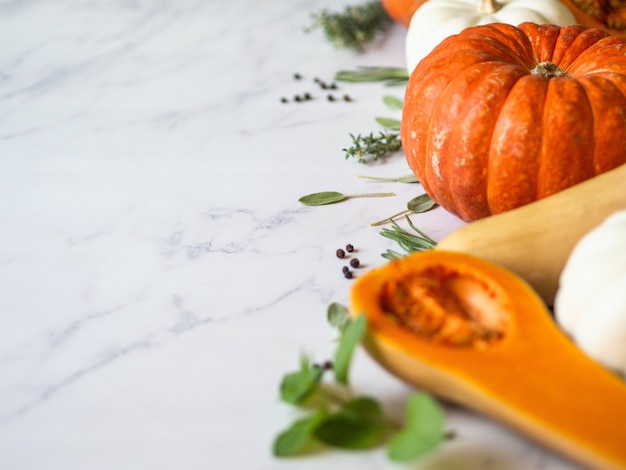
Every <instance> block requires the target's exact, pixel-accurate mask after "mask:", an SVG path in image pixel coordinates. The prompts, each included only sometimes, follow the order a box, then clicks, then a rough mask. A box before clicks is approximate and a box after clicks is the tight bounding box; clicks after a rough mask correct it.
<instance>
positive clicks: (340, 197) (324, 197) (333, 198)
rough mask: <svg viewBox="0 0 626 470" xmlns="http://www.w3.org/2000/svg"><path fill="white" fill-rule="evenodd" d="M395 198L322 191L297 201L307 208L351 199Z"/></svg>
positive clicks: (391, 194)
mask: <svg viewBox="0 0 626 470" xmlns="http://www.w3.org/2000/svg"><path fill="white" fill-rule="evenodd" d="M389 196H395V193H364V194H342V193H339V192H337V191H323V192H321V193H313V194H308V195H306V196H302V197H301V198H300V199H298V201H300V202H301V203H302V204H304V205H307V206H323V205H326V204H333V203H335V202H341V201H344V200H346V199H350V198H353V197H389Z"/></svg>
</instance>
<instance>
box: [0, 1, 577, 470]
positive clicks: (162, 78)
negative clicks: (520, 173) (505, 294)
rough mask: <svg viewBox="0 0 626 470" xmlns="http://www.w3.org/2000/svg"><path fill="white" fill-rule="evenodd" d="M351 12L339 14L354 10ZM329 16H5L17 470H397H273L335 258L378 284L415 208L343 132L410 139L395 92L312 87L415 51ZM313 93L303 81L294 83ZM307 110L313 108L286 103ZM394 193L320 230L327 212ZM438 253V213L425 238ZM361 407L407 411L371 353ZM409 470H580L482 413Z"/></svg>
mask: <svg viewBox="0 0 626 470" xmlns="http://www.w3.org/2000/svg"><path fill="white" fill-rule="evenodd" d="M344 3H345V2H344ZM342 4H343V3H341V2H336V1H335V2H333V1H331V0H325V1H322V0H319V1H312V0H282V1H279V0H268V1H264V2H259V1H255V0H230V1H228V2H221V1H214V0H202V1H201V0H46V1H43V0H0V220H1V223H2V226H1V228H0V310H1V315H0V461H1V462H2V463H1V464H0V466H1V468H3V469H7V470H9V469H10V470H23V469H28V470H35V469H37V470H38V469H46V470H51V469H63V470H82V469H89V470H99V469H103V470H104V469H106V470H112V469H116V470H117V469H133V470H159V469H174V468H175V469H185V470H196V469H281V468H302V469H310V468H315V469H317V468H324V469H329V468H342V469H351V468H354V469H356V468H359V469H386V468H390V469H391V468H397V466H396V465H393V464H390V463H388V462H387V461H386V459H385V456H384V454H383V452H382V451H378V450H377V451H372V452H368V453H357V454H354V453H349V452H329V453H326V454H322V455H320V456H316V457H311V458H305V459H301V460H289V461H280V460H276V459H274V458H273V457H272V456H271V452H270V447H271V442H272V439H273V437H274V436H275V434H276V433H277V432H278V431H279V430H281V429H282V428H284V427H285V426H286V425H287V424H288V423H289V422H290V420H291V419H292V418H293V416H294V412H293V410H292V409H291V408H289V407H288V406H287V405H284V404H282V403H280V402H279V400H278V394H277V386H278V382H279V379H280V377H281V376H282V374H283V373H285V372H287V371H288V370H291V369H293V368H295V367H297V364H298V359H299V355H300V353H301V352H303V351H304V352H308V353H310V354H312V355H313V356H314V357H316V358H320V359H324V358H326V357H328V356H329V355H330V354H331V352H332V351H333V347H334V346H333V345H334V343H333V341H334V339H335V333H334V331H332V329H331V328H330V327H329V326H328V325H327V324H326V320H325V310H326V306H327V305H328V303H330V302H332V301H338V302H345V301H346V299H347V295H348V291H349V287H350V282H351V281H348V280H346V279H344V278H343V277H342V276H341V272H340V269H341V264H340V263H339V261H338V260H337V258H335V256H334V251H335V249H336V248H338V247H341V246H343V245H345V244H346V243H352V244H354V245H355V246H356V247H357V249H358V256H359V258H360V259H361V261H362V263H363V264H364V265H365V268H363V269H366V268H368V267H373V266H376V265H380V264H382V263H383V262H384V259H383V258H381V257H380V253H382V252H383V251H385V249H386V248H388V247H393V244H392V243H391V242H388V241H387V240H386V239H384V238H383V237H381V236H380V235H379V230H378V229H375V228H372V227H370V226H369V223H370V222H372V221H374V220H377V219H380V218H383V217H385V216H387V215H390V214H391V213H394V212H396V211H398V210H401V209H402V208H403V207H404V206H405V204H406V202H407V201H408V200H409V199H410V198H412V197H413V196H415V195H417V194H419V192H420V190H419V187H417V186H415V185H401V184H393V183H392V184H389V183H373V182H368V181H365V180H362V179H359V178H357V175H359V174H370V175H376V176H400V175H404V174H407V173H408V167H407V166H406V164H405V162H404V159H403V157H402V155H399V156H397V157H393V158H390V159H388V160H387V161H386V162H385V163H383V164H376V165H370V166H364V165H361V164H358V163H356V162H355V161H350V160H346V159H345V158H344V156H343V152H342V151H341V149H342V148H343V147H345V146H347V145H349V143H350V141H349V133H350V132H352V133H358V132H363V133H366V132H370V131H377V130H378V127H377V125H376V123H375V122H374V121H373V118H374V117H375V116H379V115H383V116H388V117H398V116H394V112H392V111H389V110H387V109H386V108H385V106H384V105H383V104H382V101H381V97H382V96H383V94H388V93H390V92H391V93H395V94H397V95H398V96H399V97H401V94H402V93H401V91H402V90H401V89H398V88H396V89H386V88H384V87H382V86H381V85H379V84H372V85H342V86H341V90H339V91H338V92H337V93H349V94H350V95H351V96H352V97H353V98H354V102H352V103H345V102H336V103H329V102H328V101H326V100H325V99H324V94H323V93H322V92H321V91H320V90H319V89H317V88H316V87H315V86H314V84H313V82H312V80H313V78H314V77H319V78H321V79H324V80H331V79H332V77H333V76H334V74H335V72H336V71H338V70H339V69H343V68H356V67H357V66H359V65H376V66H382V65H394V66H400V65H403V57H404V51H403V37H404V34H405V31H404V30H403V29H402V28H400V27H396V28H394V29H393V31H392V32H391V34H390V36H389V37H388V38H387V39H386V40H385V41H384V42H382V43H381V44H377V45H376V46H375V47H373V48H371V49H370V50H369V51H368V52H367V53H365V54H356V53H352V52H346V51H338V50H336V49H334V48H333V47H332V46H330V45H329V44H328V43H327V42H326V41H325V40H324V38H323V36H322V35H321V33H319V32H315V33H309V34H306V33H304V32H303V28H304V27H306V26H308V25H309V24H310V16H309V15H310V14H311V13H312V12H315V11H319V10H321V9H322V8H324V7H330V8H331V9H338V8H340V6H341V5H342ZM294 72H299V73H301V74H302V75H303V79H302V80H301V81H299V82H298V81H295V80H294V79H293V73H294ZM305 91H309V92H311V93H313V94H314V96H315V99H314V100H313V101H311V102H308V103H301V104H296V103H289V104H281V103H280V98H281V97H282V96H287V97H292V96H293V95H294V94H297V93H302V92H305ZM321 190H337V191H342V192H346V193H351V192H362V191H364V190H365V191H379V190H380V191H395V192H396V193H397V197H395V198H385V199H354V200H350V201H347V202H345V203H341V204H337V205H333V206H327V207H323V208H306V207H303V206H301V205H299V204H298V202H297V199H298V198H299V197H300V196H302V195H304V194H306V193H310V192H316V191H321ZM414 220H415V221H416V222H418V224H419V225H420V227H421V228H423V229H424V230H426V231H427V232H429V233H430V234H431V235H432V236H433V237H435V238H440V237H441V236H443V235H444V234H445V233H447V232H449V231H450V230H452V229H453V228H455V227H457V226H459V225H460V222H459V221H458V220H456V219H454V218H453V217H452V216H450V215H448V214H446V213H445V212H444V211H443V210H442V209H437V210H436V211H434V212H432V213H429V214H424V215H422V216H419V217H417V218H415V219H414ZM353 374H354V375H353V380H354V384H355V387H356V388H358V389H359V390H362V391H364V392H367V393H371V394H375V395H376V396H378V397H380V398H381V399H382V400H383V402H384V403H385V406H386V407H387V408H388V409H389V410H390V412H391V413H394V412H398V411H399V410H400V409H401V407H402V402H403V400H404V399H405V398H406V396H407V395H408V394H409V392H410V390H409V388H408V387H406V386H405V385H403V384H401V383H399V382H398V381H397V380H395V379H394V378H392V377H390V376H388V375H387V374H386V373H384V372H382V371H381V370H380V369H379V368H378V367H377V366H376V365H375V364H374V363H373V362H372V361H371V360H370V359H369V358H368V357H367V356H366V355H365V354H363V353H361V352H359V354H358V355H357V357H356V359H355V363H354V370H353ZM446 411H447V422H448V426H449V427H450V428H451V429H454V430H455V431H456V433H457V434H458V437H457V438H456V439H455V440H454V441H452V442H450V443H449V444H447V445H446V446H444V447H442V448H441V450H440V451H438V452H437V453H436V454H435V455H433V456H431V458H429V459H427V460H426V461H423V462H420V463H419V464H416V465H414V466H411V467H410V468H415V469H506V470H527V469H528V470H530V469H559V470H565V469H574V468H577V467H575V466H574V465H573V464H572V463H571V462H568V461H567V460H564V459H561V458H559V457H558V456H556V455H555V454H553V453H551V452H550V451H546V450H545V449H542V448H541V447H540V446H537V445H535V444H534V443H532V442H530V441H528V440H526V439H525V438H523V437H521V436H519V435H518V434H517V433H515V432H513V431H510V430H508V429H506V428H504V427H502V426H500V425H498V424H496V423H493V422H491V421H490V420H488V419H485V418H483V417H480V416H478V415H476V414H474V413H472V412H471V411H467V410H462V409H457V408H454V407H448V408H446Z"/></svg>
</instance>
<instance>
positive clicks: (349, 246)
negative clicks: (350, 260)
mask: <svg viewBox="0 0 626 470" xmlns="http://www.w3.org/2000/svg"><path fill="white" fill-rule="evenodd" d="M346 251H347V252H348V253H352V252H353V251H354V247H353V246H352V245H351V244H350V243H348V244H347V245H346Z"/></svg>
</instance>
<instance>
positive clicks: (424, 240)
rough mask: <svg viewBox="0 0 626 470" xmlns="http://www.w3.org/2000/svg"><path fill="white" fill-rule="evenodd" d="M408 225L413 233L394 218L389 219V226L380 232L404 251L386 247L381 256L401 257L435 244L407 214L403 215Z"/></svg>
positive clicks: (387, 257) (424, 249)
mask: <svg viewBox="0 0 626 470" xmlns="http://www.w3.org/2000/svg"><path fill="white" fill-rule="evenodd" d="M405 219H406V220H407V223H408V224H409V227H411V229H413V230H414V231H415V233H411V232H409V231H407V230H405V229H403V228H402V227H400V225H398V223H397V222H396V221H395V220H392V221H391V224H392V227H391V228H384V229H382V230H381V232H380V234H381V235H382V236H383V237H385V238H389V239H390V240H393V241H395V242H396V243H397V244H398V245H399V246H400V248H402V249H403V250H404V251H405V253H404V254H403V253H398V252H397V251H394V250H391V249H388V250H387V251H386V252H385V253H383V254H382V257H383V258H385V259H388V260H392V259H397V258H402V257H404V256H406V255H408V254H410V253H413V252H415V251H426V250H432V249H433V248H435V246H437V242H436V241H435V240H433V239H432V238H430V237H429V236H428V235H426V234H425V233H424V232H422V231H421V230H420V229H418V228H417V227H416V226H415V225H413V222H411V219H410V218H409V216H408V215H407V216H405Z"/></svg>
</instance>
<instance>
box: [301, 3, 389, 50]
mask: <svg viewBox="0 0 626 470" xmlns="http://www.w3.org/2000/svg"><path fill="white" fill-rule="evenodd" d="M312 18H313V21H314V22H313V24H312V25H311V26H310V27H309V28H307V29H306V31H311V30H313V29H316V28H321V29H322V30H323V31H324V34H325V36H326V38H327V39H328V40H329V41H330V42H331V43H332V44H333V45H334V46H335V47H337V48H345V49H354V50H356V51H359V52H361V51H363V50H364V49H365V46H366V45H367V44H369V43H371V42H372V41H373V40H374V38H375V37H376V36H378V35H379V34H381V33H384V32H386V31H387V30H388V29H389V27H390V26H391V25H392V24H393V20H392V19H391V18H390V17H389V15H388V14H387V12H386V11H385V9H384V8H383V6H382V4H381V3H380V1H378V0H372V1H369V2H367V3H364V4H362V5H353V6H347V7H345V9H344V10H343V12H340V13H331V12H329V11H328V10H325V9H324V10H322V11H321V12H320V13H315V14H313V15H312Z"/></svg>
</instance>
